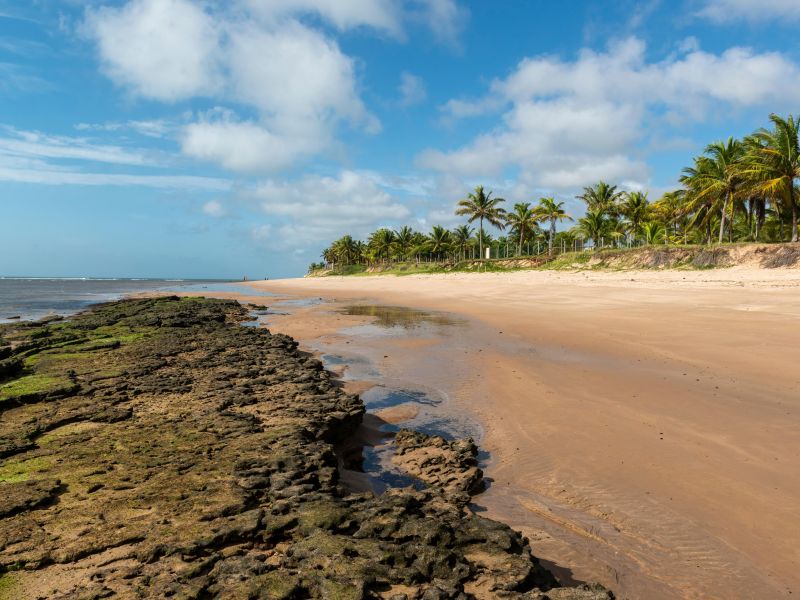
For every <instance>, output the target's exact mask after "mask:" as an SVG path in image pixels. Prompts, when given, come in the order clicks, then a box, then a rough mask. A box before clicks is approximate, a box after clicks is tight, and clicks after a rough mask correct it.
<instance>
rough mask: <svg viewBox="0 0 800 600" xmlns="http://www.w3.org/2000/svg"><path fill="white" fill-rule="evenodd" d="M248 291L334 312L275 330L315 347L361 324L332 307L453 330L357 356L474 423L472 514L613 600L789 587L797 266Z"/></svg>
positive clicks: (799, 537) (309, 314) (798, 555)
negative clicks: (600, 587) (607, 591)
mask: <svg viewBox="0 0 800 600" xmlns="http://www.w3.org/2000/svg"><path fill="white" fill-rule="evenodd" d="M250 285H251V286H252V287H253V288H254V289H256V290H263V291H268V292H271V293H275V294H279V295H281V296H288V297H294V298H310V297H315V298H316V297H320V298H324V299H327V300H330V301H332V302H333V304H319V305H309V306H304V307H302V308H301V309H299V310H294V311H291V314H289V315H286V316H277V317H274V318H273V319H271V320H270V327H271V328H272V329H273V330H277V331H282V332H285V333H288V334H290V335H292V336H294V337H296V338H297V339H298V340H300V342H301V343H302V344H303V345H305V346H306V347H308V348H313V347H314V344H315V342H316V341H317V340H319V339H320V338H323V337H325V336H335V335H336V332H337V331H338V330H341V329H342V328H344V327H346V326H352V325H353V324H354V323H359V322H364V321H367V322H368V321H369V318H368V317H363V316H362V317H353V316H343V315H341V314H339V313H337V312H336V311H335V310H332V308H335V307H336V306H342V305H345V304H352V303H354V302H357V303H362V304H370V303H378V304H384V305H391V306H404V307H412V308H415V309H423V310H430V311H445V312H446V313H449V314H453V315H456V316H458V317H460V318H463V319H464V320H465V321H466V322H467V323H468V324H469V326H467V327H458V328H455V329H453V330H452V331H451V332H450V333H449V334H448V336H447V340H446V341H445V342H442V340H438V341H437V340H433V339H417V340H414V339H413V337H412V338H410V339H404V340H392V339H382V338H380V337H377V338H374V339H370V340H369V341H368V342H364V343H363V347H362V348H361V349H360V351H361V352H363V353H366V354H369V355H371V356H372V357H373V358H374V359H375V360H376V361H378V362H379V363H380V364H381V365H383V366H384V367H387V369H388V371H389V372H391V373H393V374H394V375H396V376H402V377H406V378H409V377H414V378H416V380H418V381H419V382H421V383H425V384H428V385H435V386H437V387H439V388H440V389H444V390H446V391H447V392H448V394H449V395H450V396H451V399H452V402H453V404H454V406H456V407H458V410H464V411H465V412H466V413H468V414H470V415H472V416H473V417H474V418H475V419H477V421H478V422H479V423H480V424H481V426H482V428H483V431H484V435H483V439H482V440H481V445H482V447H483V448H485V449H486V450H488V451H489V452H490V453H491V459H490V461H489V464H488V468H487V476H488V477H489V478H490V479H491V480H492V485H491V487H490V488H489V490H488V491H487V492H485V493H484V494H483V495H481V496H479V497H478V498H477V504H478V505H479V507H480V508H481V509H482V510H485V511H486V514H487V515H488V516H491V517H493V518H497V519H500V520H503V521H505V522H507V523H509V524H510V525H512V526H513V527H515V528H518V529H520V530H522V531H523V533H525V534H526V535H527V536H528V537H529V538H530V539H531V542H532V545H533V547H534V550H535V551H536V554H537V555H539V556H542V557H544V558H545V559H546V560H547V561H548V563H547V564H548V566H550V567H551V568H553V569H554V570H555V571H556V572H558V573H559V575H560V576H561V577H564V578H572V579H575V580H579V581H583V580H599V581H601V582H602V583H604V584H606V585H608V586H609V587H611V588H612V589H613V590H614V591H615V592H616V593H617V594H618V596H619V597H622V598H654V599H655V598H688V597H693V598H755V597H758V598H781V597H789V596H791V595H792V593H795V594H796V593H797V590H798V589H800V574H799V573H800V568H799V567H800V551H799V550H798V541H800V513H798V510H797V509H798V506H800V469H798V464H799V462H798V461H799V460H800V456H799V455H800V439H799V438H798V434H797V432H798V431H799V430H800V410H798V409H800V394H799V393H798V392H799V391H800V375H798V369H797V358H798V351H797V349H796V342H797V339H798V334H800V319H799V318H800V302H798V299H797V294H798V291H799V289H798V288H800V271H797V270H791V269H775V270H765V269H755V268H733V269H724V270H714V271H662V272H659V271H647V272H644V271H642V272H614V273H610V272H576V273H565V272H514V273H505V274H452V275H432V276H407V277H349V278H313V279H291V280H279V281H264V282H254V283H252V284H250ZM261 300H262V301H263V298H261ZM348 343H349V342H348ZM443 343H444V345H443Z"/></svg>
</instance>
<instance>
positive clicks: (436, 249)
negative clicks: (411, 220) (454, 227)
mask: <svg viewBox="0 0 800 600" xmlns="http://www.w3.org/2000/svg"><path fill="white" fill-rule="evenodd" d="M449 250H450V232H449V231H447V229H445V228H444V227H442V226H441V225H434V226H433V229H431V232H430V234H429V235H428V251H429V252H430V253H431V254H433V255H434V256H437V257H441V255H442V254H443V253H445V252H447V251H449Z"/></svg>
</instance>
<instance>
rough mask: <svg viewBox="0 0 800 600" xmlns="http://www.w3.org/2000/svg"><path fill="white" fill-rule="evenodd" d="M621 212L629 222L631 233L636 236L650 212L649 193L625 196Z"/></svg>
mask: <svg viewBox="0 0 800 600" xmlns="http://www.w3.org/2000/svg"><path fill="white" fill-rule="evenodd" d="M619 212H620V214H622V216H623V217H625V218H626V219H627V220H628V223H629V224H630V233H631V235H632V236H634V237H635V236H636V234H637V233H638V232H639V227H640V226H641V224H642V223H643V222H644V221H645V220H647V215H648V213H649V212H650V203H649V202H648V201H647V192H639V191H637V192H628V193H626V194H624V195H623V197H622V201H621V203H620V205H619Z"/></svg>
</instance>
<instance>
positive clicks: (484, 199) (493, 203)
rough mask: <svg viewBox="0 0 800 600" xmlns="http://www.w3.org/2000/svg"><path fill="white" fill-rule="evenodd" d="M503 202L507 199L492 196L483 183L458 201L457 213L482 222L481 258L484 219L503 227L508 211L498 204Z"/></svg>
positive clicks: (479, 239)
mask: <svg viewBox="0 0 800 600" xmlns="http://www.w3.org/2000/svg"><path fill="white" fill-rule="evenodd" d="M501 202H505V200H504V199H503V198H492V192H489V193H488V194H487V193H485V192H484V190H483V186H482V185H479V186H478V187H476V188H475V191H474V192H470V193H469V194H467V197H466V198H465V199H464V200H459V201H458V208H457V209H456V214H457V215H459V216H468V217H469V221H468V222H469V223H472V222H474V221H476V220H477V221H478V222H479V223H480V226H479V228H478V232H479V235H478V244H479V246H480V254H481V258H483V221H484V220H486V221H488V222H489V223H490V224H492V225H494V226H495V227H497V228H498V229H503V227H504V223H503V218H504V217H505V214H506V211H504V210H503V209H502V208H500V207H499V206H498V204H500V203H501Z"/></svg>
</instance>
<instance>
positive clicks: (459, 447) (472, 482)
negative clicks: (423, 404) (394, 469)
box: [392, 429, 484, 504]
mask: <svg viewBox="0 0 800 600" xmlns="http://www.w3.org/2000/svg"><path fill="white" fill-rule="evenodd" d="M394 444H395V453H394V456H393V457H392V462H393V463H394V464H395V465H397V466H398V467H399V468H400V469H401V470H403V471H405V472H406V473H408V474H409V475H411V476H412V477H415V478H417V479H419V480H420V481H423V482H425V483H426V484H428V485H429V486H431V487H432V488H434V489H436V490H439V491H441V492H442V493H443V494H445V495H446V496H447V497H448V498H450V499H451V500H452V501H454V502H460V503H462V504H466V503H467V502H469V498H470V496H471V495H473V494H476V493H478V492H481V491H483V489H484V482H483V471H482V470H481V469H480V467H478V447H477V446H476V445H475V443H474V442H473V441H472V439H470V438H467V439H462V440H453V441H448V440H446V439H444V438H443V437H441V436H438V435H427V434H425V433H420V432H418V431H411V430H409V429H401V430H400V431H399V432H398V433H397V435H396V436H395V438H394Z"/></svg>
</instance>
